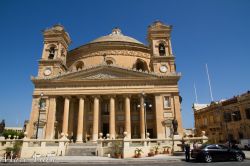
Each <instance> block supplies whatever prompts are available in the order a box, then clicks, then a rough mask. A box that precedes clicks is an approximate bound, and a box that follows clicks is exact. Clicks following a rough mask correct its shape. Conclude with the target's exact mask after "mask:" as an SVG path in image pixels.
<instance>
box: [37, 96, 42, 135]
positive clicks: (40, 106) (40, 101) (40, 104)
mask: <svg viewBox="0 0 250 166" xmlns="http://www.w3.org/2000/svg"><path fill="white" fill-rule="evenodd" d="M42 99H43V93H41V94H40V99H39V108H38V120H37V126H36V139H37V137H38V128H39V123H40V112H41V109H42V102H43V101H42Z"/></svg>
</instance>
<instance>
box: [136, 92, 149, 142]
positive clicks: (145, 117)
mask: <svg viewBox="0 0 250 166" xmlns="http://www.w3.org/2000/svg"><path fill="white" fill-rule="evenodd" d="M142 95H143V96H144V95H145V94H144V93H142ZM143 106H144V111H145V113H144V119H145V120H144V123H145V124H144V125H145V131H146V132H145V138H146V137H147V103H144V104H143ZM137 107H138V108H140V107H141V105H140V104H138V105H137ZM148 107H149V108H152V104H148Z"/></svg>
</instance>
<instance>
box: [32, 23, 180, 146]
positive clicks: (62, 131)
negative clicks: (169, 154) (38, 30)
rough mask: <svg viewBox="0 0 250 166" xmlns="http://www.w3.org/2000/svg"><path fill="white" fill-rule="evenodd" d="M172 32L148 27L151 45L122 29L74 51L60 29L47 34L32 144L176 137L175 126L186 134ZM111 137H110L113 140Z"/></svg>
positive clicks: (38, 79) (36, 93)
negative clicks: (40, 140) (35, 141)
mask: <svg viewBox="0 0 250 166" xmlns="http://www.w3.org/2000/svg"><path fill="white" fill-rule="evenodd" d="M171 30H172V26H169V25H164V24H163V23H162V22H160V21H156V22H154V23H153V24H152V25H150V26H149V27H148V36H147V39H148V45H145V44H143V43H141V42H139V41H138V40H136V39H134V38H132V37H129V36H125V35H123V33H122V32H121V30H120V29H119V28H114V29H113V30H112V33H111V34H109V35H106V36H102V37H99V38H97V39H95V40H93V41H91V42H89V43H87V44H85V45H82V46H79V47H77V48H75V49H73V50H68V46H69V44H70V43H71V39H70V36H69V34H68V33H67V32H66V31H65V29H64V27H63V26H62V25H55V26H53V27H52V28H49V29H46V30H44V32H43V36H44V47H43V52H42V56H41V59H40V60H39V67H38V74H37V76H35V77H32V78H31V80H32V82H33V84H34V87H35V88H34V92H33V100H32V110H31V113H30V120H29V123H28V125H27V137H28V138H45V139H58V138H61V137H67V138H74V139H76V141H77V142H83V141H87V140H92V141H96V140H97V139H98V135H99V133H102V134H103V136H104V137H109V138H111V139H114V138H119V137H123V133H124V132H125V131H126V132H127V136H128V138H142V139H144V138H145V135H146V132H148V133H149V134H150V137H151V138H166V137H170V135H171V133H172V132H171V131H172V130H171V129H172V127H171V126H172V122H173V120H175V121H177V122H178V129H177V131H178V133H179V134H180V135H181V134H182V132H183V129H182V119H181V112H180V110H181V108H180V96H179V89H178V81H179V79H180V76H181V75H180V73H177V72H176V65H175V56H174V55H173V53H172V47H171ZM107 134H108V135H107Z"/></svg>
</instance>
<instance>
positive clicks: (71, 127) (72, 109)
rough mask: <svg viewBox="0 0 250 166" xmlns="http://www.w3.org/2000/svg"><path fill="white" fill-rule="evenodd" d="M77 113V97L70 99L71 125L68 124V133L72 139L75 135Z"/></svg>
mask: <svg viewBox="0 0 250 166" xmlns="http://www.w3.org/2000/svg"><path fill="white" fill-rule="evenodd" d="M74 114H75V99H71V100H70V104H69V126H68V135H69V138H70V139H71V138H72V136H74V123H75V122H74V116H75V115H74Z"/></svg>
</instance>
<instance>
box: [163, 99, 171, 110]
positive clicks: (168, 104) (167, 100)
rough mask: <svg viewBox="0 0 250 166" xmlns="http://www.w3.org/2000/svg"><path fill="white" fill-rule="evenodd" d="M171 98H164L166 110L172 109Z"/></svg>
mask: <svg viewBox="0 0 250 166" xmlns="http://www.w3.org/2000/svg"><path fill="white" fill-rule="evenodd" d="M170 106H171V105H170V97H169V96H164V108H170Z"/></svg>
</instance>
